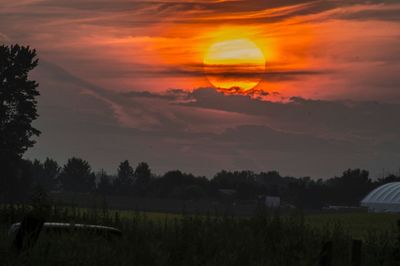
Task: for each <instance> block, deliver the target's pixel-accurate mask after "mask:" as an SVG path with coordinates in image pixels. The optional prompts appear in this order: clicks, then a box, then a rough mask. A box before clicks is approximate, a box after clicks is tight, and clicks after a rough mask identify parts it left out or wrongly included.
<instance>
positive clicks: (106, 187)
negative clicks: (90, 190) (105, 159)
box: [97, 169, 112, 195]
mask: <svg viewBox="0 0 400 266" xmlns="http://www.w3.org/2000/svg"><path fill="white" fill-rule="evenodd" d="M97 179H98V180H99V183H98V184H97V191H98V192H100V193H101V194H103V195H108V194H110V193H111V192H112V184H111V180H110V176H109V175H108V174H107V173H106V171H104V170H103V169H102V170H101V171H100V172H99V173H97Z"/></svg>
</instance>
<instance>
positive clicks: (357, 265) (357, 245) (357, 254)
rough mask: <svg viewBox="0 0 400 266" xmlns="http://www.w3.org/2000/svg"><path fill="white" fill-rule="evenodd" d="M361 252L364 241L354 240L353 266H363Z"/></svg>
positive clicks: (352, 251)
mask: <svg viewBox="0 0 400 266" xmlns="http://www.w3.org/2000/svg"><path fill="white" fill-rule="evenodd" d="M361 250H362V241H361V240H358V239H353V245H352V250H351V265H352V266H361Z"/></svg>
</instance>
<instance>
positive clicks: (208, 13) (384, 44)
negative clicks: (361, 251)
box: [0, 0, 400, 175]
mask: <svg viewBox="0 0 400 266" xmlns="http://www.w3.org/2000/svg"><path fill="white" fill-rule="evenodd" d="M399 14H400V3H399V1H398V0H370V1H364V0H352V1H349V0H279V1H278V0H271V1H266V0H219V1H218V0H181V1H172V0H113V1H109V0H85V1H81V0H21V1H7V0H0V42H1V43H5V44H11V43H20V44H24V45H31V46H32V47H34V48H36V49H37V51H38V56H39V58H40V64H39V67H38V69H37V70H36V71H35V72H34V73H33V77H34V78H35V79H36V80H37V81H38V82H39V83H40V90H41V96H40V101H39V113H40V120H38V123H39V124H40V126H39V129H40V130H41V131H42V132H44V133H43V135H42V137H41V138H40V141H39V142H38V145H37V146H36V147H35V149H36V150H34V154H38V156H47V155H51V152H53V153H54V154H55V155H54V157H57V156H58V157H57V158H59V159H60V160H63V159H66V157H67V156H69V155H74V154H78V155H82V156H87V157H89V158H88V159H89V160H90V159H91V158H94V159H93V160H94V161H97V163H98V165H107V164H109V163H110V162H109V161H110V159H109V158H110V156H111V155H110V154H113V156H115V157H114V159H113V162H114V163H115V164H116V161H118V160H120V159H122V158H120V157H121V156H125V157H126V158H128V157H129V156H132V158H134V159H135V160H136V159H137V160H145V161H148V162H150V163H151V164H152V163H154V164H155V165H162V166H160V169H164V170H165V169H167V168H169V167H173V166H175V165H176V167H177V168H180V169H186V170H187V171H194V172H196V171H197V172H198V173H205V172H206V171H211V170H210V169H211V168H210V167H211V166H210V162H208V161H207V160H209V158H210V157H212V158H213V162H215V165H214V166H213V167H214V168H213V169H214V170H215V169H220V168H226V169H238V168H240V169H243V168H251V169H261V170H263V169H264V168H263V167H264V166H265V165H272V166H273V167H274V166H277V168H279V167H281V168H282V169H284V170H285V171H287V172H288V173H302V174H307V173H308V172H307V171H308V169H313V167H316V168H318V167H319V168H318V169H315V171H314V172H313V173H315V175H321V173H324V172H325V171H328V170H327V169H330V171H331V173H332V172H333V171H334V169H336V170H337V169H340V170H342V168H345V167H348V166H350V165H349V163H353V164H352V165H351V166H354V165H358V166H360V167H370V166H371V167H374V169H381V168H382V167H383V166H384V167H392V168H396V169H397V167H398V161H399V158H400V152H398V151H400V149H399V148H398V144H396V143H398V139H399V137H400V128H398V127H396V126H393V125H397V124H398V122H397V120H398V117H399V116H400V105H399V104H400V90H399V88H400V75H399V73H400V15H399ZM227 40H249V41H251V42H252V43H254V44H255V45H256V46H257V47H258V48H259V49H260V51H261V53H262V54H263V55H264V57H265V62H266V63H265V72H264V73H262V72H263V71H260V70H264V69H263V68H260V67H259V65H257V66H256V67H255V69H256V71H255V72H256V73H252V72H253V71H250V73H249V68H246V67H243V65H245V63H246V61H243V63H242V64H241V65H240V66H239V67H238V68H236V67H232V66H230V68H228V69H224V68H220V66H218V67H215V68H211V69H217V70H218V71H219V73H218V74H221V76H223V77H229V78H230V79H232V80H233V81H234V80H235V78H236V79H237V80H239V81H240V80H243V79H245V80H247V79H250V78H254V77H253V75H254V74H255V76H256V77H257V81H258V79H260V83H259V84H258V86H257V87H256V88H254V89H252V90H249V91H246V92H243V90H238V89H231V90H224V93H225V94H221V93H219V92H220V91H216V90H215V88H213V86H212V84H211V83H210V80H212V78H211V77H214V76H215V73H213V70H211V72H210V70H208V73H209V74H208V75H209V76H208V77H207V75H206V74H205V73H204V69H206V70H207V69H209V68H207V67H209V66H207V67H205V66H204V65H203V62H205V61H207V60H205V57H206V56H207V53H208V51H209V49H210V47H213V45H215V44H218V43H221V42H224V41H227ZM244 50H246V49H244ZM236 54H237V53H236ZM243 54H245V53H244V52H243ZM253 55H254V53H253ZM214 59H215V58H214ZM253 59H254V58H253ZM253 61H254V60H253ZM255 61H257V60H255ZM214 62H217V61H214ZM257 62H258V63H257V64H259V61H257ZM213 67H214V66H213ZM232 69H234V70H235V71H234V72H233V73H232V71H231V70H232ZM251 70H252V69H251ZM210 73H211V74H210ZM232 84H233V85H235V82H232ZM239 84H240V82H239ZM142 131H145V132H142ZM82 136H86V137H82ZM222 136H224V138H223V137H222ZM120 140H124V141H126V143H130V145H127V144H126V143H122V142H121V143H119V144H118V141H120ZM80 141H81V142H80ZM268 141H270V142H268ZM267 142H268V145H266V144H265V143H267ZM60 143H61V144H60ZM99 143H101V145H100V144H99ZM110 143H112V144H113V145H116V146H117V147H114V146H112V145H111V144H110ZM278 144H279V145H278ZM59 145H65V147H62V148H60V147H59ZM88 145H92V146H90V147H89V146H88ZM107 145H110V146H107ZM396 145H397V146H396ZM311 146H313V147H314V146H316V147H317V148H315V149H314V150H312V149H311V150H310V151H309V149H308V148H309V147H311ZM131 147H139V148H140V149H141V152H140V154H137V153H135V152H134V151H135V150H134V149H133V148H131ZM259 147H263V148H262V149H261V148H259ZM319 147H321V148H320V149H319ZM139 148H138V149H139ZM304 150H307V152H309V154H307V155H304V156H303V155H302V156H301V160H299V156H298V154H296V152H297V153H299V152H300V153H302V152H303V151H304ZM62 151H64V152H63V153H61V152H62ZM170 151H173V152H174V154H176V156H174V157H173V158H172V157H171V156H170ZM335 154H336V155H335ZM338 154H339V155H338ZM329 156H334V157H332V158H331V157H329ZM117 157H118V158H117ZM288 158H289V159H288ZM316 161H318V162H319V163H318V166H316V163H315V162H316ZM217 162H218V164H217ZM379 171H380V170H379Z"/></svg>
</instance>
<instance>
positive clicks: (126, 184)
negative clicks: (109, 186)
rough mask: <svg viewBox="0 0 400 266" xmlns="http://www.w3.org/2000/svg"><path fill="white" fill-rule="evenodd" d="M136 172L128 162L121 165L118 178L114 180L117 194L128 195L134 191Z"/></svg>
mask: <svg viewBox="0 0 400 266" xmlns="http://www.w3.org/2000/svg"><path fill="white" fill-rule="evenodd" d="M133 182H134V171H133V168H132V166H131V165H130V164H129V161H128V160H125V161H123V162H121V163H120V164H119V167H118V176H117V178H116V179H115V180H114V183H113V185H114V190H115V192H116V193H117V194H120V195H128V194H129V193H130V192H131V191H132V185H133Z"/></svg>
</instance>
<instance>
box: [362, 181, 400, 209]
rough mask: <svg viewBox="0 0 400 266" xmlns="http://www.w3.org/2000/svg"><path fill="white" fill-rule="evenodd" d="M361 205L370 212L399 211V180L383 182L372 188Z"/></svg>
mask: <svg viewBox="0 0 400 266" xmlns="http://www.w3.org/2000/svg"><path fill="white" fill-rule="evenodd" d="M361 206H364V207H368V211H370V212H400V182H392V183H387V184H384V185H382V186H380V187H377V188H376V189H374V190H372V191H371V192H370V193H369V194H368V195H367V196H366V197H365V198H364V199H363V200H362V201H361Z"/></svg>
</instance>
